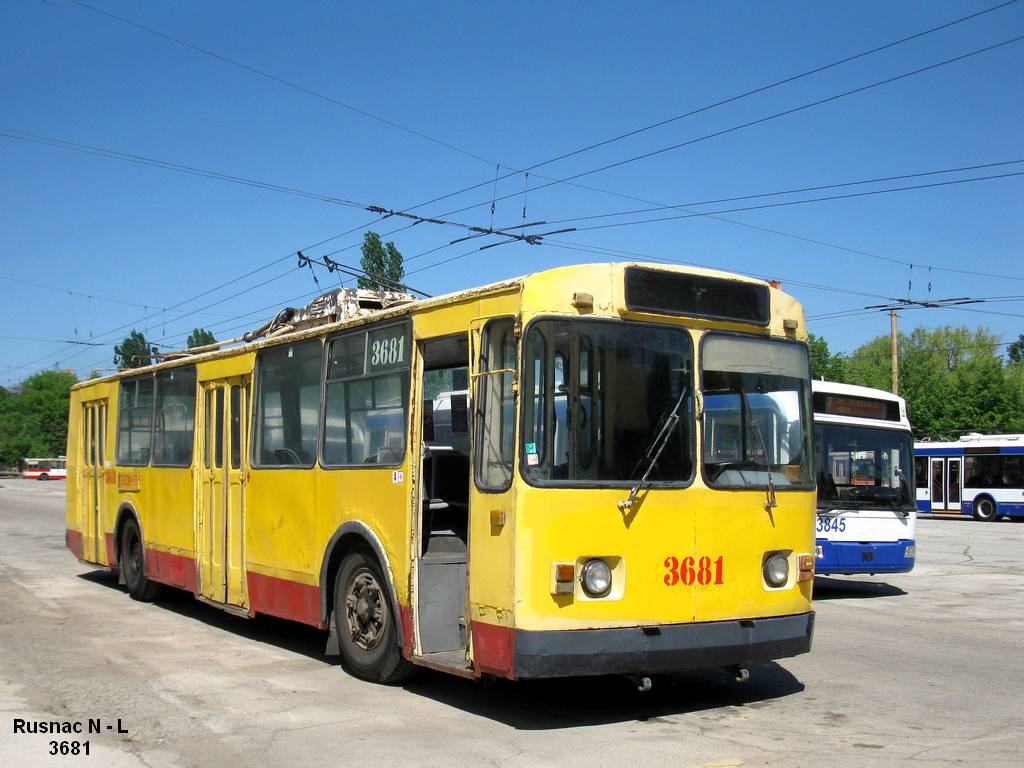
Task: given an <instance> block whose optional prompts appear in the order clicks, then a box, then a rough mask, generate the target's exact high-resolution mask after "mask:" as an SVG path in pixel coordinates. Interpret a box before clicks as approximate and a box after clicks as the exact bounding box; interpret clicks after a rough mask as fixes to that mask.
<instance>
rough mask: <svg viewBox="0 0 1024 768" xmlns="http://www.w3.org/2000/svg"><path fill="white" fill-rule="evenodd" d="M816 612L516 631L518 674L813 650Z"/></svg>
mask: <svg viewBox="0 0 1024 768" xmlns="http://www.w3.org/2000/svg"><path fill="white" fill-rule="evenodd" d="M813 633H814V612H813V611H811V612H809V613H801V614H796V615H793V616H773V617H768V618H763V619H738V620H733V621H714V622H705V623H696V624H662V625H655V626H650V627H615V628H610V629H573V630H553V631H530V630H517V631H516V632H515V645H514V648H515V650H514V670H515V671H514V676H515V677H516V678H520V679H524V678H536V677H577V676H587V675H609V674H636V675H640V674H659V673H667V672H680V671H682V670H687V669H699V668H703V667H727V666H732V665H742V664H749V663H752V662H758V661H768V660H770V659H780V658H784V657H786V656H796V655H798V654H801V653H806V652H807V651H809V650H810V649H811V636H812V635H813Z"/></svg>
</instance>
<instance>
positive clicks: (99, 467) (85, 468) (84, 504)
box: [78, 400, 107, 563]
mask: <svg viewBox="0 0 1024 768" xmlns="http://www.w3.org/2000/svg"><path fill="white" fill-rule="evenodd" d="M106 438H107V401H106V400H93V401H90V402H87V403H83V404H82V465H81V471H80V473H79V481H78V483H79V484H78V488H79V493H78V498H79V520H80V523H81V529H82V557H83V558H85V559H86V560H90V561H92V562H94V563H106V562H107V555H106V551H105V550H106V548H105V547H104V546H103V538H104V536H103V523H102V520H103V502H104V487H105V484H104V471H103V463H104V458H105V457H104V452H105V446H106ZM101 558H102V559H101Z"/></svg>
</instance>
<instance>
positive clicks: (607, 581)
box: [580, 558, 612, 597]
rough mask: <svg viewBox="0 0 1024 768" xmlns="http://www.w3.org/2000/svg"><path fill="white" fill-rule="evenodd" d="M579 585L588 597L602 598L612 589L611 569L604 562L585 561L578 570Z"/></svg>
mask: <svg viewBox="0 0 1024 768" xmlns="http://www.w3.org/2000/svg"><path fill="white" fill-rule="evenodd" d="M580 584H582V585H583V591H584V592H586V593H587V594H588V595H589V596H590V597H604V596H605V595H607V594H608V592H609V591H611V588H612V569H611V568H609V567H608V563H606V562H605V561H604V560H598V559H597V558H594V559H593V560H587V562H585V563H584V564H583V567H582V568H581V569H580Z"/></svg>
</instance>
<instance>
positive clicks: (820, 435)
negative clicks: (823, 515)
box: [814, 423, 915, 510]
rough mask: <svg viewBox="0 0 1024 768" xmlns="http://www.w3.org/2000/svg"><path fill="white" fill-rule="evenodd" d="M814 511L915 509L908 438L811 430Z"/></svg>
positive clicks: (831, 427) (858, 430) (885, 432)
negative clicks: (815, 489)
mask: <svg viewBox="0 0 1024 768" xmlns="http://www.w3.org/2000/svg"><path fill="white" fill-rule="evenodd" d="M814 439H815V445H816V449H815V450H816V457H815V472H816V473H817V477H818V507H819V508H832V507H835V506H836V505H843V506H848V507H854V508H856V507H879V506H881V507H884V508H886V509H905V510H912V509H914V506H915V505H914V495H913V489H912V488H911V477H912V474H911V472H912V469H911V464H910V462H911V460H912V456H913V453H912V452H911V444H910V433H909V432H901V431H898V430H894V429H876V428H873V427H859V426H857V427H855V426H845V425H841V424H822V423H818V424H815V425H814Z"/></svg>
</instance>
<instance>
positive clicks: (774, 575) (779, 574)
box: [762, 552, 789, 587]
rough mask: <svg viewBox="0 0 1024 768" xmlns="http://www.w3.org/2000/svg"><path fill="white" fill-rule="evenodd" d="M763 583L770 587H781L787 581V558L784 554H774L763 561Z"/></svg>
mask: <svg viewBox="0 0 1024 768" xmlns="http://www.w3.org/2000/svg"><path fill="white" fill-rule="evenodd" d="M762 570H763V571H764V580H765V583H767V584H768V586H770V587H782V586H785V584H786V582H787V581H789V557H787V555H786V553H785V552H775V553H773V554H770V555H768V557H766V558H765V559H764V566H763V567H762Z"/></svg>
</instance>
